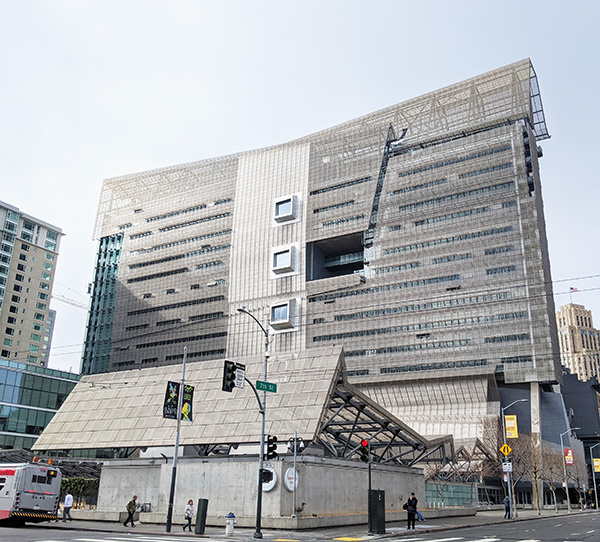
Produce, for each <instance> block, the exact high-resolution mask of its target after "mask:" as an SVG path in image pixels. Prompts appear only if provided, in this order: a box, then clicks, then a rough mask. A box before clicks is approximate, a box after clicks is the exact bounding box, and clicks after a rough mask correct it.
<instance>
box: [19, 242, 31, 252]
mask: <svg viewBox="0 0 600 542" xmlns="http://www.w3.org/2000/svg"><path fill="white" fill-rule="evenodd" d="M21 250H22V251H23V252H29V245H26V244H25V243H21Z"/></svg>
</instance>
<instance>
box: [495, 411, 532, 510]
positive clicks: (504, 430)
mask: <svg viewBox="0 0 600 542" xmlns="http://www.w3.org/2000/svg"><path fill="white" fill-rule="evenodd" d="M527 402H529V399H517V400H516V401H513V402H512V403H511V404H510V405H506V406H505V407H503V408H502V438H503V439H504V445H506V423H505V422H504V411H505V410H506V409H508V408H510V407H511V406H513V405H516V404H517V403H527ZM511 476H512V473H511V472H510V471H507V473H506V477H507V480H508V500H509V503H508V517H509V518H510V519H513V517H514V516H513V494H512V481H511Z"/></svg>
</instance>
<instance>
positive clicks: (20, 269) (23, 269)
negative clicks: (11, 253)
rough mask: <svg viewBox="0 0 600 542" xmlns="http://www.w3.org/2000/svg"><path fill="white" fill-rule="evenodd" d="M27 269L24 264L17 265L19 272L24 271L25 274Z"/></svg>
mask: <svg viewBox="0 0 600 542" xmlns="http://www.w3.org/2000/svg"><path fill="white" fill-rule="evenodd" d="M25 270H26V268H25V266H24V265H23V264H22V263H18V264H17V271H23V272H25Z"/></svg>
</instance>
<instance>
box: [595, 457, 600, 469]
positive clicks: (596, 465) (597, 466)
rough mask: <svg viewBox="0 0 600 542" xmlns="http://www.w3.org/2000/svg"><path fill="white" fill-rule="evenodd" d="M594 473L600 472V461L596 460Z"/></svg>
mask: <svg viewBox="0 0 600 542" xmlns="http://www.w3.org/2000/svg"><path fill="white" fill-rule="evenodd" d="M594 472H600V459H594Z"/></svg>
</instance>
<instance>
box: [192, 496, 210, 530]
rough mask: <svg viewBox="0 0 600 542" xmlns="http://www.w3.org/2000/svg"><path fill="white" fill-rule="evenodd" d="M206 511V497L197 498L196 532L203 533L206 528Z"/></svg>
mask: <svg viewBox="0 0 600 542" xmlns="http://www.w3.org/2000/svg"><path fill="white" fill-rule="evenodd" d="M207 511H208V499H198V510H197V512H196V527H195V529H194V532H195V533H196V534H204V530H205V529H206V512H207Z"/></svg>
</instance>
